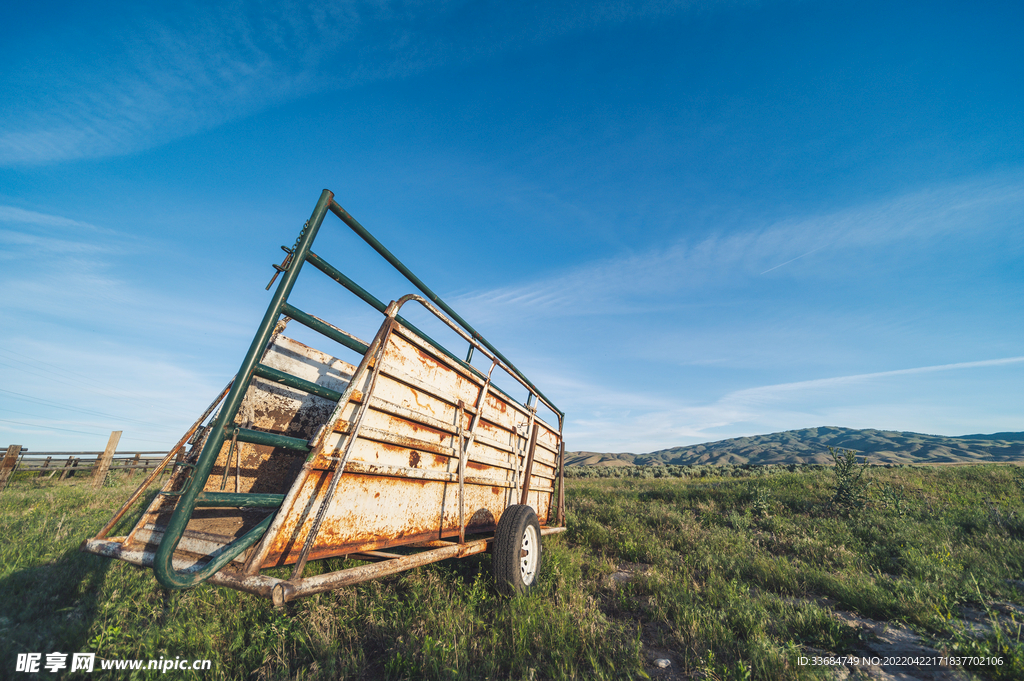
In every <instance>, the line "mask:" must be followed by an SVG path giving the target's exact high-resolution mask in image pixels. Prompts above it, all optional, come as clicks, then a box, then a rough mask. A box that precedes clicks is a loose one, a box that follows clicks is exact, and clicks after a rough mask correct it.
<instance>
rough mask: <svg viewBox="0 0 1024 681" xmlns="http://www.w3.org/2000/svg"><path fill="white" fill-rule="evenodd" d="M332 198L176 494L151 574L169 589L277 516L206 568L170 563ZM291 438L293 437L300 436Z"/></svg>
mask: <svg viewBox="0 0 1024 681" xmlns="http://www.w3.org/2000/svg"><path fill="white" fill-rule="evenodd" d="M333 197H334V195H333V194H332V193H331V192H329V191H327V190H326V189H325V190H324V191H323V193H321V194H320V200H319V201H317V203H316V208H314V209H313V214H312V215H311V216H310V218H309V221H308V222H307V223H306V224H305V226H304V227H303V229H302V231H301V232H300V233H299V238H298V240H297V241H296V242H295V248H294V251H293V255H294V257H293V259H292V262H291V263H290V264H289V267H288V268H287V269H286V270H285V272H284V276H283V277H282V278H281V283H280V284H278V286H277V290H275V291H274V295H273V297H272V298H271V300H270V305H269V306H268V307H267V313H266V314H265V315H264V316H263V321H262V322H260V326H259V329H258V330H257V331H256V336H255V337H254V338H253V340H252V344H251V345H250V346H249V350H248V352H246V353H245V359H243V360H242V366H241V367H240V368H239V370H238V375H237V378H236V379H235V382H234V384H233V385H232V386H231V390H230V391H229V392H228V395H227V397H226V398H224V404H223V406H222V407H221V410H220V414H218V415H217V418H216V419H215V420H214V422H213V424H212V429H211V431H210V436H209V437H208V438H207V439H206V444H205V445H204V446H203V451H202V453H201V454H200V455H199V459H198V461H196V464H195V470H193V472H192V475H191V476H190V477H189V478H188V481H187V482H186V483H185V485H186V488H185V489H184V491H183V493H182V494H181V496H180V497H179V498H178V503H177V504H175V506H174V512H173V513H172V514H171V519H170V521H169V522H168V523H167V529H166V531H165V532H164V536H163V539H162V540H161V541H160V546H159V547H158V548H157V550H156V555H155V556H154V558H153V572H154V573H155V574H156V578H157V581H159V582H160V584H162V585H163V586H165V587H167V588H169V589H182V588H185V587H187V586H193V585H195V584H198V583H200V582H202V581H203V580H205V579H208V578H209V577H210V576H211V575H213V574H214V573H215V572H217V571H218V570H220V569H221V568H222V567H224V566H225V565H227V564H228V563H229V562H231V560H232V559H234V558H235V557H236V556H238V555H240V554H241V553H242V552H243V551H245V550H246V549H247V548H249V547H250V546H252V545H253V544H255V543H256V542H257V541H259V539H260V538H261V537H262V536H263V534H264V533H265V532H266V531H267V528H268V527H269V526H270V523H271V521H272V520H273V518H274V516H275V515H276V514H274V513H271V514H270V515H268V516H267V518H266V519H264V521H263V522H261V523H260V524H259V525H257V526H256V527H254V528H253V529H252V530H250V531H249V532H248V533H247V534H246V535H245V536H243V537H241V538H240V539H236V540H235V541H233V542H231V543H230V544H227V545H226V546H224V547H223V548H222V549H220V550H219V555H216V556H214V557H213V558H212V559H211V560H210V561H209V562H208V563H207V564H206V565H205V566H203V567H202V568H199V569H195V570H189V571H180V570H177V569H175V567H174V565H173V564H172V558H173V556H174V550H175V549H176V548H178V543H179V542H180V541H181V537H182V535H183V534H184V532H185V527H186V526H187V525H188V521H189V519H191V517H192V511H193V509H194V508H195V507H196V500H197V497H198V496H199V494H200V493H201V492H202V491H203V486H204V485H205V484H206V480H207V478H209V477H210V471H211V470H212V469H213V465H214V463H216V461H217V455H218V454H219V453H220V450H221V447H222V446H223V445H224V438H225V436H226V432H227V431H226V427H227V426H228V425H229V424H233V423H234V420H235V416H236V415H237V414H238V408H239V407H240V406H241V404H242V398H243V397H245V393H246V391H247V390H248V389H249V383H250V382H251V381H252V378H253V376H254V374H255V371H256V365H257V364H258V363H259V358H260V356H261V355H262V354H263V351H264V349H265V348H266V347H267V344H268V343H269V342H270V338H271V336H272V335H273V333H274V327H275V326H276V325H277V321H278V319H279V318H280V316H281V306H282V305H283V304H284V302H285V300H287V299H288V295H289V294H290V293H291V291H292V288H293V287H294V286H295V280H296V279H297V278H298V276H299V272H300V271H301V270H302V264H303V263H304V262H305V261H306V256H307V255H308V254H309V249H310V247H311V246H312V244H313V239H314V238H316V234H317V232H318V231H319V230H320V225H322V224H323V221H324V217H325V216H326V215H327V210H328V207H329V206H330V203H331V201H332V199H333ZM239 439H242V433H241V431H239ZM289 439H292V440H294V439H296V438H289ZM242 441H243V442H244V441H245V440H244V439H243V440H242ZM307 449H308V445H307Z"/></svg>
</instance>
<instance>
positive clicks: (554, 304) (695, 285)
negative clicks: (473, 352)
mask: <svg viewBox="0 0 1024 681" xmlns="http://www.w3.org/2000/svg"><path fill="white" fill-rule="evenodd" d="M1022 216H1024V182H1022V181H1021V179H1020V178H1018V177H1003V178H997V179H995V180H982V181H973V182H966V183H963V184H959V185H952V186H945V187H936V188H933V189H930V190H927V191H919V192H915V193H911V194H908V195H905V196H901V197H898V198H895V199H891V200H887V201H882V202H876V203H871V204H867V205H862V206H857V207H853V208H850V209H846V210H843V211H838V212H835V213H831V214H824V215H813V216H808V217H800V218H793V219H786V220H782V221H779V222H776V223H773V224H767V225H752V226H749V227H747V228H746V229H735V230H733V231H731V232H729V233H713V234H709V235H706V236H704V237H703V238H684V239H681V240H679V241H676V242H674V243H672V244H671V245H668V246H666V247H663V248H659V249H652V250H649V251H647V252H644V253H631V254H627V255H624V256H621V257H617V258H610V259H606V260H601V261H597V262H592V263H588V264H586V265H582V266H578V267H575V268H572V269H571V270H569V271H568V272H565V273H559V274H557V275H555V276H552V277H549V278H545V279H541V280H537V281H533V282H527V283H523V284H519V285H515V286H508V287H502V288H498V289H493V290H489V291H480V292H473V293H467V294H464V295H462V296H460V297H458V298H457V299H455V301H454V304H456V306H457V307H458V309H460V310H463V309H464V310H468V311H469V312H467V314H472V315H473V318H474V319H491V318H493V319H500V318H502V317H507V316H508V315H510V314H514V315H518V316H520V317H521V316H523V315H529V316H533V317H536V316H542V317H549V316H563V315H572V314H583V315H586V314H605V313H636V312H650V311H655V310H658V309H663V308H664V307H665V306H666V305H668V304H669V302H668V301H670V300H672V299H673V297H676V298H678V294H680V293H682V292H685V291H689V290H696V289H700V290H702V291H705V292H706V291H707V290H709V289H711V290H714V289H718V290H731V289H736V288H739V287H743V286H750V285H755V284H757V282H758V281H759V278H760V277H769V276H792V275H791V274H787V273H790V272H793V271H794V270H793V267H792V265H791V264H792V263H794V262H795V261H799V262H801V263H802V269H801V270H800V274H801V275H805V276H806V274H807V273H808V272H810V273H813V275H814V276H817V277H819V278H821V277H834V276H837V272H841V271H849V268H838V269H837V268H836V267H835V262H836V259H837V258H840V257H844V256H848V255H849V254H850V253H854V252H857V251H858V250H859V249H869V251H870V250H871V249H883V248H884V247H885V246H887V245H889V244H893V243H900V242H902V243H903V244H904V245H903V246H901V248H910V249H918V250H922V249H926V246H927V243H926V242H929V241H930V240H932V239H934V238H936V237H943V236H946V235H950V234H955V235H956V236H957V238H971V236H972V235H974V236H978V235H981V234H984V233H985V232H986V231H988V232H993V231H996V232H1000V231H1006V230H1008V229H1011V228H1013V225H1015V224H1019V220H1020V219H1021V217H1022ZM1015 221H1016V222H1015ZM685 227H686V226H685V225H680V226H679V228H680V231H681V230H683V229H684V228H685ZM915 242H916V243H915ZM811 256H814V257H811ZM870 260H871V258H870V257H867V258H865V259H864V264H861V265H859V266H858V273H859V276H864V274H865V272H867V271H868V270H869V268H870ZM784 266H788V267H784ZM775 272H777V274H773V273H775ZM758 285H759V284H758Z"/></svg>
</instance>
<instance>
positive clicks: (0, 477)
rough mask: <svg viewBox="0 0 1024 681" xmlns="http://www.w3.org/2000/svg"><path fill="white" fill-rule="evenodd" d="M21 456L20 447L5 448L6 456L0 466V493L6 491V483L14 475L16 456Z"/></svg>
mask: <svg viewBox="0 0 1024 681" xmlns="http://www.w3.org/2000/svg"><path fill="white" fill-rule="evenodd" d="M19 454H21V445H11V446H10V447H8V448H7V455H6V456H5V457H4V461H3V463H2V464H0V492H3V491H4V490H5V489H7V483H8V482H9V481H10V479H11V475H12V474H13V473H14V465H15V464H16V463H18V455H19Z"/></svg>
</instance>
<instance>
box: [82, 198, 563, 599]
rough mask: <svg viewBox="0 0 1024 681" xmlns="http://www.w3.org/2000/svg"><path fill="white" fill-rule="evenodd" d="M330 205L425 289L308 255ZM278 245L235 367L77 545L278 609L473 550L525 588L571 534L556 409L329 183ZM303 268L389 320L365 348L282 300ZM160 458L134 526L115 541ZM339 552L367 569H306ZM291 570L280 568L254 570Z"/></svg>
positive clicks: (168, 578) (178, 583) (505, 579)
mask: <svg viewBox="0 0 1024 681" xmlns="http://www.w3.org/2000/svg"><path fill="white" fill-rule="evenodd" d="M328 213H333V214H334V215H336V216H337V217H339V218H340V219H341V221H342V222H343V223H344V224H345V225H347V226H348V227H349V228H351V230H352V231H353V232H355V233H356V234H357V235H358V236H359V237H361V238H362V239H363V241H365V242H366V243H367V244H369V245H370V246H371V247H372V248H373V249H374V250H375V251H376V252H377V253H379V254H380V255H381V256H382V257H383V258H384V260H385V261H387V262H388V263H389V264H390V265H391V266H393V267H394V268H395V269H397V270H398V272H400V273H401V274H402V275H404V276H405V278H406V279H408V280H409V281H410V282H411V283H412V284H413V285H415V286H416V288H417V289H418V290H419V292H420V294H422V295H420V294H409V295H405V296H403V297H401V298H399V299H398V300H396V301H392V302H391V303H390V304H388V305H385V304H384V303H383V302H381V301H380V300H378V299H377V298H376V297H374V296H373V295H372V294H370V293H369V292H367V291H366V290H365V289H363V288H362V287H361V286H359V285H358V284H356V283H355V282H354V281H352V280H351V279H349V278H348V277H347V276H346V275H345V274H343V273H342V272H341V271H340V270H338V269H337V268H335V267H334V266H333V265H331V264H330V263H328V262H327V261H326V260H324V259H323V258H321V257H320V256H318V255H317V254H315V253H314V252H313V250H312V246H313V242H314V240H315V239H316V236H317V233H318V232H319V230H320V228H321V225H322V223H323V222H324V219H325V217H326V216H327V214H328ZM282 249H283V250H284V251H285V252H286V253H287V255H286V257H285V259H284V261H283V262H282V263H281V264H280V265H274V267H275V269H276V270H277V273H276V274H275V275H274V279H272V280H271V284H270V285H268V286H267V288H268V290H269V289H270V286H271V285H272V284H273V283H274V280H275V279H276V278H277V276H278V275H281V281H280V283H279V284H278V286H277V288H276V289H275V292H274V294H273V297H272V298H271V301H270V305H269V306H268V308H267V312H266V314H265V315H264V317H263V320H262V322H261V323H260V325H259V328H258V330H257V332H256V335H255V337H254V338H253V341H252V344H251V345H250V346H249V350H248V352H247V353H246V354H245V358H244V359H243V360H242V364H241V366H240V368H239V370H238V373H237V374H236V375H235V377H234V378H233V379H232V381H231V382H230V383H229V384H228V386H227V387H225V388H224V390H223V391H222V392H221V394H220V395H219V396H218V397H217V398H216V399H215V400H214V401H213V403H212V404H210V406H209V407H208V408H207V410H206V411H205V412H204V413H203V414H202V415H201V416H200V417H199V418H198V419H197V420H196V422H195V423H194V424H193V425H192V427H191V428H190V429H189V430H188V431H187V432H186V433H185V434H184V436H183V437H182V438H181V440H180V441H179V442H178V443H177V444H176V445H175V446H174V447H173V448H172V449H171V450H170V451H169V452H168V454H167V456H166V457H165V458H164V460H163V464H162V465H161V466H159V467H158V468H157V469H156V470H154V471H153V472H152V473H150V475H149V476H148V477H147V478H146V480H144V481H143V483H142V484H141V485H140V486H139V488H138V489H137V490H136V491H135V492H134V493H133V494H132V495H131V497H130V498H129V499H128V500H127V501H126V502H125V504H124V505H123V506H122V507H121V508H120V510H118V512H117V513H115V514H114V516H113V517H112V518H111V519H110V521H109V522H108V523H107V524H106V525H105V526H104V527H103V528H102V529H101V530H100V532H99V533H98V534H97V535H96V536H95V537H93V538H91V539H87V540H86V541H85V542H83V544H82V550H84V551H89V552H92V553H97V554H100V555H104V556H110V557H113V558H119V559H122V560H125V561H127V562H129V563H134V564H136V565H140V566H145V567H150V566H151V567H152V568H153V570H154V572H155V574H156V578H157V580H158V581H159V582H160V584H162V585H163V586H165V587H168V588H172V589H180V588H185V587H190V586H193V585H196V584H199V583H201V582H203V581H209V582H210V583H212V584H217V585H221V586H227V587H231V588H234V589H239V590H242V591H247V592H250V593H255V594H259V595H262V596H265V597H269V598H271V599H272V601H273V603H274V604H275V605H277V606H281V605H283V604H284V603H286V602H288V601H290V600H293V599H295V598H298V597H300V596H304V595H308V594H313V593H318V592H322V591H328V590H331V589H336V588H340V587H342V586H347V585H350V584H355V583H358V582H361V581H364V580H367V579H372V578H374V577H378V576H382V575H387V574H393V573H396V572H400V571H403V570H408V569H410V568H414V567H418V566H421V565H424V564H427V563H431V562H435V561H439V560H444V559H446V558H455V557H465V556H470V555H473V554H477V553H482V552H490V553H491V554H492V563H493V571H494V576H495V580H496V583H497V586H498V588H499V590H501V591H503V592H505V593H516V592H524V591H526V590H528V589H529V588H530V587H531V586H533V584H535V583H536V580H537V576H538V573H539V571H540V568H541V537H542V536H544V535H548V534H553V533H557V532H561V531H563V530H564V529H565V527H564V516H565V511H564V485H563V467H564V456H565V447H564V444H563V441H562V424H563V420H564V414H563V413H562V412H561V411H559V410H558V409H557V408H556V407H555V406H554V405H553V404H552V403H551V402H550V401H549V400H548V399H547V398H546V397H545V396H544V395H543V394H542V393H541V392H540V391H539V390H538V389H537V388H536V387H535V386H534V385H533V383H531V382H530V381H529V380H528V379H527V378H526V377H525V376H524V375H523V374H522V373H521V372H520V371H519V370H518V369H516V367H515V366H514V365H513V364H512V363H511V362H509V361H508V360H507V359H506V358H505V357H504V356H503V355H502V354H501V353H500V352H499V351H498V350H497V349H495V348H494V347H493V346H492V345H491V344H490V343H488V342H487V340H485V339H484V338H483V337H482V336H480V334H478V333H477V332H476V331H475V330H474V329H473V327H471V326H470V325H469V324H468V323H467V322H466V321H465V320H463V319H462V318H461V317H460V316H459V315H458V314H457V313H455V311H454V310H452V309H451V308H450V307H449V306H448V305H447V304H446V303H445V302H444V301H442V300H441V299H440V298H439V297H438V296H437V295H436V294H434V293H433V292H432V291H431V290H430V289H429V288H427V286H426V285H425V284H423V282H421V281H420V280H419V279H418V278H417V277H416V276H415V275H414V274H413V273H412V272H411V271H409V269H408V268H407V267H406V266H405V265H404V264H402V263H401V262H400V261H399V260H398V259H397V258H396V257H395V256H394V255H393V254H392V253H391V252H390V251H389V250H388V249H386V248H385V247H384V246H383V245H382V244H381V243H380V242H379V241H377V239H375V238H374V237H373V236H372V235H371V234H370V233H369V232H368V231H367V230H366V229H365V228H364V227H363V226H362V225H360V224H359V223H358V222H357V221H356V220H355V219H354V218H353V217H352V216H351V215H349V214H348V213H347V212H346V211H345V210H344V209H343V208H342V207H341V206H339V205H338V204H337V202H335V200H334V195H333V194H332V193H331V192H330V191H328V190H326V189H325V190H324V191H323V193H322V194H321V196H320V200H319V201H318V202H317V205H316V208H315V209H314V211H313V214H312V216H311V217H310V219H309V220H308V221H307V222H306V223H305V225H304V226H303V228H302V230H301V232H300V234H299V237H298V239H297V240H296V242H295V245H294V246H293V247H292V248H286V247H283V246H282ZM306 263H309V264H310V265H312V266H313V267H314V268H315V269H317V270H319V271H320V272H321V273H323V274H324V275H326V276H327V277H328V278H330V279H332V280H333V281H335V282H337V283H339V284H341V285H342V286H343V287H344V288H346V289H348V291H350V292H351V293H354V294H355V295H356V296H358V297H359V298H360V299H361V300H362V301H363V302H365V303H367V304H369V305H370V306H371V307H373V308H375V309H376V310H377V311H378V312H380V313H382V314H383V315H384V320H383V323H382V324H381V326H380V328H379V329H378V330H377V332H376V335H375V336H374V337H373V338H372V339H371V340H370V341H365V340H362V339H360V338H358V337H356V336H355V335H353V334H351V333H349V332H347V331H344V330H342V329H341V328H339V327H337V326H335V325H333V324H331V323H330V322H328V321H325V320H324V319H321V318H320V317H317V316H314V315H313V314H310V313H308V312H305V311H303V310H300V309H298V308H296V307H294V306H292V305H290V304H289V303H288V297H289V295H290V294H291V292H292V289H293V287H294V286H295V282H296V279H297V278H298V276H299V272H300V270H301V269H302V267H303V265H305V264H306ZM406 305H415V306H420V307H421V308H423V309H424V310H425V311H426V315H424V316H426V318H428V319H430V318H433V319H435V320H438V321H439V322H440V323H441V324H442V325H443V326H440V327H438V328H442V329H443V328H444V327H447V328H448V329H451V331H453V332H454V333H455V334H456V335H457V337H458V338H460V339H461V340H460V341H458V342H459V343H462V342H464V343H465V344H466V348H467V354H466V356H465V359H462V358H460V357H458V356H456V355H455V354H454V353H453V352H452V350H450V349H448V348H446V347H444V346H443V345H442V344H441V343H439V342H438V341H436V340H434V339H433V338H431V337H430V336H428V335H427V334H426V333H424V332H423V331H421V330H420V329H419V328H418V327H417V326H415V325H414V324H412V323H411V322H409V321H408V320H407V319H406V318H405V317H403V316H402V315H401V314H400V313H401V311H402V309H403V307H404V306H406ZM289 323H298V324H300V325H302V326H304V327H307V328H308V329H311V330H313V331H315V332H317V333H318V334H319V335H320V336H323V337H326V338H327V339H330V340H331V341H333V342H335V343H338V344H340V345H341V346H344V347H345V348H348V349H349V350H352V351H354V353H355V355H354V357H359V359H358V361H357V363H354V364H353V363H349V362H346V361H344V360H342V359H339V358H337V357H334V356H333V355H332V354H330V353H327V352H324V351H322V350H320V349H316V348H313V347H310V346H308V345H305V344H303V343H300V342H298V341H297V340H294V339H292V338H289V337H288V336H286V335H284V332H285V331H286V326H287V325H288V324H289ZM435 326H436V324H435ZM449 335H450V334H449ZM335 352H337V350H335ZM474 353H478V355H477V358H476V364H477V365H480V366H475V365H474V363H473V356H474ZM499 372H500V374H501V375H503V376H505V380H504V381H503V383H504V384H505V385H506V389H502V388H501V387H499V386H498V385H497V384H496V383H495V382H494V379H495V378H496V376H497V375H498V373H499ZM509 386H514V387H516V388H518V389H520V390H522V389H525V390H524V391H523V392H524V393H525V400H522V401H519V400H516V399H514V398H513V397H512V396H511V395H510V393H511V392H515V390H513V389H512V388H511V387H509ZM540 407H543V408H544V410H545V411H544V413H541V414H539V413H538V410H539V408H540ZM544 415H547V418H548V420H549V421H551V422H550V423H549V422H548V421H546V420H545V419H544V418H543V416H544ZM167 466H173V472H172V473H171V475H170V476H169V477H168V478H167V480H166V483H165V484H164V485H163V487H162V489H161V490H160V491H159V492H158V493H157V494H156V495H155V497H154V498H153V500H152V502H151V503H150V504H149V505H148V507H146V508H145V510H144V511H143V512H142V515H141V517H140V519H139V520H138V522H137V523H135V525H134V527H133V528H132V529H131V530H130V531H129V532H128V534H127V535H124V536H116V537H110V536H108V534H109V533H110V532H111V530H112V529H113V528H114V527H115V525H117V524H118V522H119V521H120V520H121V519H122V518H123V517H124V516H125V514H126V513H127V512H128V511H129V509H131V508H132V507H133V505H134V504H135V503H136V502H137V501H138V500H139V499H140V498H143V497H144V495H145V493H146V490H147V489H149V488H150V487H151V486H152V484H153V482H154V481H155V480H157V479H158V476H159V472H160V470H161V469H163V468H165V467H167ZM556 490H557V492H556ZM338 556H348V557H350V558H353V559H355V560H357V561H361V562H360V564H358V565H357V566H355V567H349V568H346V569H342V570H337V571H333V572H320V573H319V574H316V575H312V576H304V572H305V570H306V563H307V561H310V560H314V561H315V560H320V559H325V558H332V557H338ZM285 566H291V567H290V576H288V577H286V578H281V577H275V576H272V575H269V574H264V571H265V570H267V569H269V568H281V567H285ZM287 572H288V571H287V570H285V573H287ZM277 574H281V572H280V571H277Z"/></svg>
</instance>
